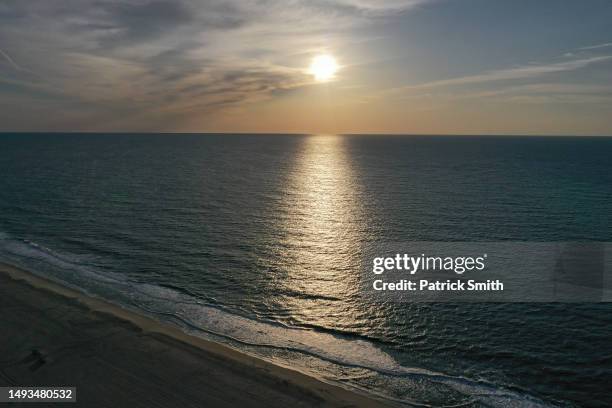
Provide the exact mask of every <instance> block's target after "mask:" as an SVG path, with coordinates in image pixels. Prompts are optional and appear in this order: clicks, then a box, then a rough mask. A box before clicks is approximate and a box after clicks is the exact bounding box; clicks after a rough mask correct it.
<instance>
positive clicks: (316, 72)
mask: <svg viewBox="0 0 612 408" xmlns="http://www.w3.org/2000/svg"><path fill="white" fill-rule="evenodd" d="M308 72H309V73H310V74H311V75H312V76H314V78H315V80H317V81H318V82H325V81H329V80H330V79H333V78H334V76H335V75H336V72H338V63H337V62H336V59H335V58H334V57H332V56H331V55H317V56H316V57H314V58H313V59H312V62H311V63H310V68H309V70H308Z"/></svg>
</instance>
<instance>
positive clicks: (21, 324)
mask: <svg viewBox="0 0 612 408" xmlns="http://www.w3.org/2000/svg"><path fill="white" fill-rule="evenodd" d="M0 280H3V281H6V282H2V285H1V286H0V297H1V298H3V299H2V300H1V301H0V306H1V308H0V311H1V312H2V313H0V330H1V331H2V332H4V333H9V334H11V335H12V334H15V336H11V335H9V336H4V337H6V339H5V340H0V346H1V347H0V349H2V350H6V351H4V352H3V353H2V356H1V360H2V361H9V360H12V361H14V362H15V363H12V364H11V365H10V366H9V367H8V368H7V367H6V366H5V365H0V382H1V383H2V386H7V385H17V386H25V385H41V386H42V385H59V384H57V383H49V382H47V383H45V382H44V381H58V380H60V379H62V380H63V381H66V382H65V384H66V385H71V384H74V385H76V386H77V388H78V392H77V395H78V397H77V401H78V402H77V405H78V404H79V402H81V403H83V404H84V405H87V406H109V405H114V406H123V405H130V406H139V403H140V405H142V406H150V404H151V403H152V402H154V403H155V405H156V406H162V407H165V406H173V405H175V404H177V403H180V404H182V405H183V406H189V405H191V404H195V405H196V406H197V405H199V404H204V405H205V406H215V407H216V406H219V407H222V406H237V405H238V404H240V405H241V406H250V407H258V406H279V407H280V406H286V405H287V404H297V405H298V406H324V407H347V406H354V407H393V406H397V405H396V404H394V403H393V402H391V401H383V400H379V399H376V398H375V397H374V396H369V395H366V394H365V393H360V392H359V391H357V390H355V391H352V390H348V389H345V388H343V387H341V386H340V385H334V384H330V383H327V382H324V381H322V380H319V379H317V378H315V377H312V376H309V375H307V374H304V373H302V372H299V371H296V370H292V369H290V368H287V367H283V366H281V365H276V364H273V363H271V362H268V361H265V360H263V359H260V358H257V357H254V356H251V355H249V354H246V353H243V352H240V351H238V350H235V349H233V348H231V347H229V346H226V345H223V344H221V343H216V342H213V341H210V340H205V339H202V338H199V337H195V336H192V335H189V334H187V333H185V332H183V331H181V330H180V329H179V328H177V327H172V326H170V325H167V324H164V323H161V322H158V321H156V320H154V319H152V318H149V317H147V316H144V315H140V314H138V313H136V312H132V311H129V310H127V309H124V308H122V307H120V306H118V305H115V304H112V303H110V302H108V301H105V300H102V299H99V298H94V297H90V296H87V295H86V294H83V293H81V292H78V291H76V290H74V289H71V288H68V287H65V286H62V285H61V284H58V283H56V282H53V281H51V280H48V279H45V278H42V277H39V276H36V275H34V274H33V273H31V272H28V271H26V270H23V269H21V268H18V267H15V266H13V265H9V264H6V263H0ZM50 310H52V311H53V313H55V311H58V310H61V311H62V312H61V313H60V316H53V313H51V312H49V311H50ZM20 314H21V316H19V315H20ZM20 318H21V319H20ZM23 318H25V319H26V320H25V321H24V320H23ZM24 331H26V332H28V331H31V333H24ZM90 335H95V337H93V336H90ZM92 337H93V338H92ZM7 343H8V344H7ZM63 343H65V344H63ZM75 344H76V345H75ZM80 344H81V345H83V347H82V348H79V347H80V346H79V345H80ZM68 348H72V349H74V350H75V351H74V352H71V353H64V351H63V350H64V349H68ZM28 349H29V350H30V354H28ZM52 349H58V350H60V351H53V350H52ZM62 353H64V354H66V357H64V356H63V355H62ZM47 355H48V357H46V356H47ZM58 355H60V356H59V357H58ZM36 357H39V359H38V360H39V361H34V362H32V360H36ZM45 357H46V358H45ZM92 367H93V369H92ZM194 370H195V372H194ZM189 372H192V373H193V376H192V377H193V378H189V376H190V374H189ZM105 374H108V376H105ZM186 375H187V377H185V376H186ZM134 377H137V378H134ZM71 378H72V379H73V381H74V382H72V383H70V379H71ZM147 378H151V380H150V382H147ZM179 379H182V380H179ZM177 380H179V382H178V383H177ZM193 380H196V381H193ZM89 381H95V382H96V385H95V386H92V390H91V393H92V395H87V394H88V393H89V392H90V390H88V388H89V387H88V385H89ZM24 382H25V383H24ZM164 382H170V383H171V384H172V385H171V384H166V385H168V386H169V388H168V389H165V388H164ZM26 383H27V384H26ZM134 383H137V384H138V385H137V386H134ZM187 384H190V385H189V386H188V387H189V388H188V389H187V390H186V389H182V388H183V387H185V386H187ZM132 387H136V388H132ZM228 387H231V388H232V389H226V388H228ZM100 389H104V390H106V391H107V392H108V394H107V395H105V396H104V398H103V399H102V400H100V399H99V398H100V395H97V394H98V393H99V391H100ZM179 390H180V393H181V396H180V397H181V399H180V402H177V401H176V400H174V399H173V395H176V394H175V393H176V392H178V391H179ZM187 391H188V392H187ZM185 392H187V393H188V394H189V395H188V396H185V395H184V393H185ZM134 395H140V396H141V397H143V399H142V401H141V400H138V399H136V400H134ZM115 396H116V398H117V399H115V398H114V397H115ZM145 396H146V398H145ZM185 399H186V401H185ZM93 401H95V403H94V404H93V405H92V402H93ZM186 402H187V404H186ZM134 403H135V404H136V405H134Z"/></svg>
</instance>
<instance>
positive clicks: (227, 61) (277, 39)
mask: <svg viewBox="0 0 612 408" xmlns="http://www.w3.org/2000/svg"><path fill="white" fill-rule="evenodd" d="M427 1H432V0H427ZM425 2H426V1H425V0H379V1H376V2H368V1H365V0H289V1H287V0H225V1H222V0H63V1H62V2H50V1H48V0H28V1H22V0H4V1H3V2H1V3H0V89H3V88H4V89H9V88H10V90H11V95H12V96H11V97H14V96H15V92H21V94H22V97H23V98H26V99H27V98H28V97H29V98H31V99H32V104H36V103H38V102H37V101H39V100H40V95H45V97H46V98H47V97H49V96H51V95H55V97H56V98H57V100H58V104H57V111H58V114H59V113H61V112H62V111H64V110H65V108H66V107H67V106H68V104H69V105H70V109H83V110H87V111H88V117H91V116H92V115H93V116H95V112H96V111H98V112H100V118H101V119H100V120H101V121H104V120H105V118H106V117H105V116H104V112H114V113H116V112H117V111H123V112H124V114H125V115H128V112H129V115H133V114H134V112H138V115H140V116H142V115H145V116H146V115H149V116H150V115H152V114H158V115H166V116H168V115H170V116H171V115H179V114H181V112H183V113H184V112H186V111H189V112H191V114H193V115H197V116H203V115H204V116H205V115H209V114H212V113H214V112H216V111H217V110H218V109H223V108H226V107H230V106H239V105H242V104H245V103H252V102H254V101H261V100H264V99H266V98H271V97H273V96H275V95H278V94H281V93H283V92H286V91H288V90H291V89H295V88H299V87H302V86H305V85H307V84H308V82H309V80H310V79H309V78H308V77H306V76H305V73H304V70H303V68H302V67H303V66H304V64H305V63H306V60H305V58H307V57H308V55H309V54H311V53H313V52H317V50H321V49H324V48H334V47H342V45H343V42H345V41H346V38H347V33H348V32H351V31H353V30H354V29H357V28H360V27H363V26H365V25H368V24H375V23H376V22H378V21H383V20H384V18H385V17H387V16H390V15H395V14H397V13H400V12H405V11H407V10H410V9H412V8H414V7H417V6H419V5H421V4H423V3H425ZM2 59H4V61H5V63H4V64H3V63H2V62H1V61H2ZM15 61H19V62H20V64H19V65H17V64H16V63H15ZM20 66H24V67H28V69H31V70H32V71H31V72H25V71H23V72H17V71H16V69H15V68H17V67H20ZM9 68H10V69H9ZM34 73H36V74H34ZM2 98H3V96H2V93H0V99H2ZM4 98H8V96H6V95H4ZM41 103H42V102H41ZM167 119H168V121H171V120H172V118H171V117H169V116H168V118H167ZM40 120H42V118H40ZM66 126H67V127H70V126H71V124H70V123H67V124H66Z"/></svg>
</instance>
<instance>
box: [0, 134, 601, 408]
mask: <svg viewBox="0 0 612 408" xmlns="http://www.w3.org/2000/svg"><path fill="white" fill-rule="evenodd" d="M610 158H612V139H610V138H512V137H503V138H501V137H399V136H394V137H391V136H289V135H287V136H281V135H274V136H272V135H270V136H266V135H77V134H71V135H61V134H52V135H26V134H21V135H7V134H5V135H0V174H1V178H0V187H1V188H0V260H3V261H5V262H10V263H13V264H16V265H19V266H22V267H25V268H28V269H30V270H33V271H36V272H37V273H40V274H44V275H46V276H49V277H51V278H53V279H58V280H61V281H62V282H64V283H66V284H69V285H72V286H74V287H77V288H80V289H82V290H85V291H87V292H89V293H91V294H94V295H97V296H103V297H106V298H108V299H111V300H113V301H115V302H118V303H121V304H124V305H126V306H129V307H131V308H134V309H138V310H141V311H143V312H145V313H149V314H152V315H154V316H156V317H157V318H158V319H161V320H165V321H169V322H171V323H174V324H178V325H181V327H183V328H184V329H185V330H188V331H190V332H193V333H194V334H197V335H200V336H204V337H207V338H212V339H214V340H217V341H222V342H225V343H228V344H230V345H232V346H233V347H237V348H240V349H242V350H244V351H246V352H249V353H253V354H256V355H259V356H263V357H265V358H268V359H270V360H273V361H275V362H278V363H281V364H290V365H291V366H292V367H293V368H297V369H300V370H303V371H305V372H308V373H312V374H315V375H317V376H319V377H321V378H323V379H327V380H330V381H336V382H341V383H343V384H345V385H346V386H349V387H358V388H361V389H364V390H367V391H370V392H376V393H378V394H380V395H383V396H385V397H386V398H392V399H395V400H399V401H403V402H406V403H410V404H417V405H430V406H457V405H462V404H463V405H465V406H539V405H541V406H557V405H560V406H602V407H603V406H610V405H612V398H611V397H610V395H609V394H610V393H609V381H610V379H611V378H612V305H610V304H459V305H458V304H425V303H423V304H395V303H389V304H385V303H383V304H377V305H372V304H364V302H363V298H362V297H360V296H359V293H358V287H359V274H358V272H357V270H358V269H359V266H360V265H359V262H361V260H360V254H361V253H362V252H363V251H364V248H366V247H367V246H369V245H373V244H375V243H379V242H407V241H452V240H461V241H505V240H517V241H584V240H587V241H590V240H599V241H612V160H611V159H610Z"/></svg>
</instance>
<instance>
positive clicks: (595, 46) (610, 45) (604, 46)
mask: <svg viewBox="0 0 612 408" xmlns="http://www.w3.org/2000/svg"><path fill="white" fill-rule="evenodd" d="M607 47H612V42H609V43H604V44H597V45H589V46H587V47H580V48H578V49H579V50H597V49H599V48H607Z"/></svg>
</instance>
